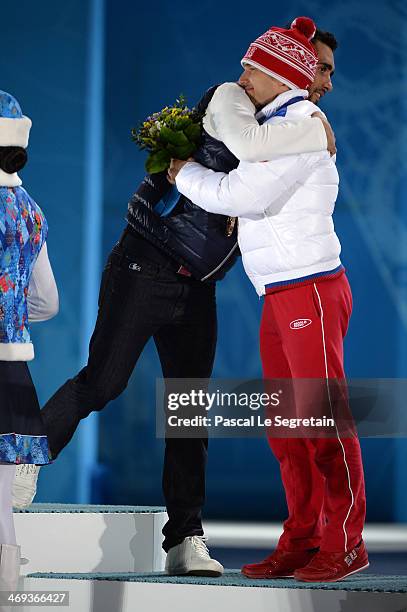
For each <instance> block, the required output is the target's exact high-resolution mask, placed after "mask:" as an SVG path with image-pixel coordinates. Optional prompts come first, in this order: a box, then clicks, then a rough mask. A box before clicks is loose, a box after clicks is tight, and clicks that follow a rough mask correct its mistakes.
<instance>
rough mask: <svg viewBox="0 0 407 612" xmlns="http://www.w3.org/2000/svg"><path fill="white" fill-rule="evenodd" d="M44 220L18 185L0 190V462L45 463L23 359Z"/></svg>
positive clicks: (28, 351) (28, 355) (29, 353)
mask: <svg viewBox="0 0 407 612" xmlns="http://www.w3.org/2000/svg"><path fill="white" fill-rule="evenodd" d="M46 235H47V223H46V220H45V217H44V215H43V213H42V211H41V209H40V208H39V206H38V205H37V204H36V202H34V200H33V199H32V198H31V197H30V196H29V194H28V193H27V192H26V191H25V189H23V188H22V187H0V462H7V463H35V464H37V465H44V464H46V463H49V462H50V453H49V448H48V441H47V437H46V435H45V429H44V426H43V423H42V419H41V414H40V407H39V404H38V399H37V395H36V392H35V388H34V385H33V382H32V379H31V376H30V373H29V370H28V366H27V363H26V362H27V361H28V360H29V359H32V357H33V355H34V352H33V348H32V343H31V339H30V328H29V323H28V310H27V294H28V287H29V282H30V276H31V273H32V270H33V267H34V265H35V262H36V259H37V257H38V254H39V252H40V250H41V248H42V246H43V244H44V242H45V240H46Z"/></svg>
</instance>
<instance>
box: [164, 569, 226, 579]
mask: <svg viewBox="0 0 407 612" xmlns="http://www.w3.org/2000/svg"><path fill="white" fill-rule="evenodd" d="M222 574H223V572H216V571H214V570H189V571H187V570H178V571H173V572H169V571H168V570H167V575H168V576H205V577H206V578H219V576H222Z"/></svg>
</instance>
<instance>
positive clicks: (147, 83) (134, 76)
mask: <svg viewBox="0 0 407 612" xmlns="http://www.w3.org/2000/svg"><path fill="white" fill-rule="evenodd" d="M298 15H308V16H310V17H312V18H314V20H315V21H316V23H317V24H318V26H319V27H320V28H321V29H325V30H329V31H331V32H333V33H334V34H335V36H336V37H337V39H338V41H339V48H338V50H337V52H336V54H335V61H336V73H335V76H334V81H333V82H334V90H333V92H332V93H331V94H329V95H327V96H326V97H325V98H324V99H323V101H322V103H321V107H322V109H323V110H324V111H325V112H326V113H327V115H328V117H329V119H330V121H331V123H332V125H333V127H334V129H335V132H336V136H337V146H338V156H337V163H338V168H339V172H340V177H341V189H340V195H339V199H338V202H337V207H336V213H335V224H336V229H337V233H338V234H339V237H340V240H341V242H342V247H343V255H342V259H343V262H344V264H345V266H346V268H347V272H348V276H349V279H350V282H351V285H352V290H353V295H354V313H353V317H352V321H351V326H350V330H349V334H348V338H347V343H346V367H347V372H348V375H349V376H350V377H363V378H403V377H406V373H407V292H406V288H407V235H406V233H407V227H406V221H407V219H406V217H407V208H406V205H405V195H404V190H405V189H406V187H407V181H406V178H407V172H406V170H407V167H406V163H407V162H406V158H407V157H406V153H407V127H406V125H407V123H406V122H405V120H406V118H407V112H406V111H407V101H406V95H405V92H406V86H407V73H406V66H407V64H406V61H405V60H406V50H407V8H406V5H405V3H404V2H403V1H402V0H392V1H387V2H383V0H369V1H367V0H348V2H346V3H343V2H341V1H340V0H332V1H331V2H322V0H307V1H306V2H303V1H299V0H292V2H290V3H289V5H288V4H287V3H278V4H277V5H273V4H270V3H269V2H264V1H263V0H259V1H258V2H257V3H256V4H255V5H250V4H249V5H248V3H247V2H243V0H233V1H232V0H200V2H197V3H193V2H186V1H184V0H179V1H178V2H176V3H173V2H171V3H170V2H168V1H166V0H155V2H151V3H146V2H138V1H134V0H132V1H130V0H125V1H118V0H115V2H113V0H66V1H65V2H63V3H58V2H54V1H51V0H41V1H40V2H36V3H33V2H30V1H28V0H20V2H19V3H18V4H16V3H5V4H4V6H2V23H3V27H2V53H1V54H0V69H1V82H0V88H1V89H4V90H6V91H10V92H11V93H13V94H14V95H15V96H16V97H17V99H18V100H19V101H20V103H21V106H22V108H23V112H24V113H25V114H27V115H28V116H29V117H31V118H32V120H33V128H32V132H31V139H30V146H29V163H28V165H27V167H26V169H24V170H23V172H22V178H23V184H24V186H25V187H26V188H27V189H28V190H29V192H30V193H31V194H32V196H33V197H34V198H35V199H36V200H37V201H38V203H39V204H40V205H41V206H42V208H43V210H44V211H45V213H46V215H47V218H48V222H49V228H50V229H49V239H48V249H49V253H50V258H51V260H52V264H53V268H54V272H55V276H56V279H57V283H58V287H59V292H60V304H61V307H60V313H59V315H58V317H57V318H55V319H54V320H52V321H50V322H49V323H46V324H41V325H39V326H38V327H34V326H33V339H34V343H35V348H36V359H35V361H33V362H32V364H31V365H30V368H31V372H32V374H33V378H34V381H35V383H36V386H37V390H38V394H39V397H40V401H41V403H44V402H45V401H46V400H47V399H48V398H49V397H50V395H52V393H53V392H54V391H55V390H56V389H57V388H58V387H59V386H60V385H61V384H62V383H63V382H64V381H65V380H66V379H67V378H69V377H71V376H72V375H74V374H75V373H76V372H77V371H78V370H79V369H80V368H81V367H82V366H83V365H84V363H85V360H86V355H87V344H88V341H89V338H90V334H91V332H92V329H93V324H94V321H95V315H96V302H97V292H98V287H99V280H100V275H101V269H102V267H103V262H104V260H105V258H106V256H107V254H108V252H109V251H110V249H111V247H112V246H113V244H114V243H115V242H116V241H117V239H118V237H119V235H120V233H121V231H122V229H123V227H124V225H125V222H124V216H125V213H126V208H127V202H128V200H129V197H130V196H131V194H132V193H133V191H134V190H135V189H136V187H137V185H138V183H139V182H140V180H141V179H142V177H143V172H144V168H143V166H144V161H145V155H144V154H143V153H141V152H139V151H138V150H137V148H136V146H135V145H134V144H133V143H132V141H131V138H130V130H131V128H132V127H134V126H136V125H137V124H138V123H139V121H141V120H142V119H143V118H144V117H145V116H147V115H149V114H150V113H151V112H153V111H156V110H160V109H161V108H162V107H163V106H165V105H166V104H172V103H173V102H174V101H175V99H176V98H177V97H178V95H179V94H180V93H181V92H182V93H184V94H185V95H186V97H187V100H188V102H189V103H190V104H191V105H192V104H194V103H195V102H196V101H197V100H198V99H199V98H200V97H201V95H202V93H203V92H204V91H205V89H206V88H207V87H209V86H210V85H213V84H215V83H219V82H222V81H233V80H236V79H237V78H238V77H239V74H240V59H241V57H242V55H243V54H244V52H245V51H246V49H247V47H248V45H249V43H250V42H251V41H252V40H253V39H254V38H256V37H257V36H258V35H259V34H260V33H262V32H263V31H265V30H266V29H267V28H268V27H270V26H271V25H280V26H284V25H285V24H286V23H287V22H290V21H291V20H292V19H294V18H295V17H296V16H298ZM261 306H262V303H261V301H259V300H258V298H257V296H256V293H255V291H254V289H253V288H252V286H251V285H250V283H249V281H248V280H247V279H246V277H245V274H244V273H243V270H242V267H241V264H240V262H238V264H237V265H236V266H235V268H234V269H233V270H232V271H231V272H230V273H229V274H228V275H227V277H226V278H225V280H224V281H222V283H220V284H219V287H218V307H219V308H218V310H219V343H218V349H217V354H216V363H215V370H214V376H216V377H224V378H238V377H245V378H249V377H255V378H257V377H259V376H260V375H261V368H260V358H259V350H258V325H259V317H260V312H261ZM160 375H161V373H160V368H159V362H158V358H157V355H156V353H155V348H154V346H153V343H150V344H149V345H148V346H147V348H146V350H145V351H144V354H143V356H142V358H141V359H140V361H139V363H138V365H137V368H136V370H135V372H134V374H133V376H132V378H131V381H130V383H129V386H128V388H127V390H126V391H125V393H124V394H123V395H122V396H121V397H120V398H118V399H117V400H116V401H114V402H112V403H111V404H110V405H109V406H108V407H107V408H106V409H105V410H104V412H103V413H101V414H100V416H99V417H98V418H92V419H89V420H88V421H87V422H86V423H85V424H83V425H82V426H81V429H80V431H78V433H77V434H76V436H75V438H74V440H73V441H72V443H71V444H70V446H68V447H67V448H66V450H65V451H64V452H63V453H62V454H61V456H60V458H59V459H58V461H57V462H56V463H55V464H54V465H52V466H51V467H49V468H44V469H43V470H42V472H41V476H40V482H39V493H38V496H37V498H36V501H44V502H45V501H50V502H51V501H52V502H81V503H89V502H92V503H108V504H145V505H160V504H162V503H163V498H162V493H161V464H162V455H163V444H162V441H161V440H157V439H156V438H155V379H156V377H159V376H160ZM362 448H363V456H364V462H365V470H366V485H367V498H368V515H367V518H368V522H369V523H383V524H392V523H394V524H396V523H403V522H406V521H407V469H406V467H407V466H406V463H407V461H406V459H407V443H406V440H405V439H380V438H377V439H364V440H362ZM285 512H286V509H285V502H284V498H283V492H282V487H281V484H280V477H279V472H278V468H277V464H276V462H275V461H274V459H273V457H272V455H271V453H270V451H269V448H268V445H267V443H266V441H265V440H260V439H259V440H212V441H211V442H210V452H209V465H208V487H207V504H206V510H205V516H206V518H207V519H211V520H217V521H234V522H237V521H239V522H244V523H246V522H280V521H281V520H282V519H283V518H284V516H285ZM249 544H250V542H249Z"/></svg>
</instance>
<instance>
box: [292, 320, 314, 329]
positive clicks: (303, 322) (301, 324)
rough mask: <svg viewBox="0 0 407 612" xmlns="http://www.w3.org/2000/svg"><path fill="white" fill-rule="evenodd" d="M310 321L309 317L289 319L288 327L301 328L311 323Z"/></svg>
mask: <svg viewBox="0 0 407 612" xmlns="http://www.w3.org/2000/svg"><path fill="white" fill-rule="evenodd" d="M311 323H312V321H311V319H295V321H291V323H290V329H303V328H304V327H308V325H311Z"/></svg>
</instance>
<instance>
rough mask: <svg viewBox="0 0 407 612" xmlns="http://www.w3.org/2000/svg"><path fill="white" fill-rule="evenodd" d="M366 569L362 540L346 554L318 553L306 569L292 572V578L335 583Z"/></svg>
mask: <svg viewBox="0 0 407 612" xmlns="http://www.w3.org/2000/svg"><path fill="white" fill-rule="evenodd" d="M367 567H369V559H368V556H367V552H366V548H365V544H364V542H363V540H362V541H361V542H360V544H358V545H357V546H355V548H353V549H352V550H350V551H348V552H346V553H343V552H326V551H320V552H318V553H317V554H316V555H315V556H314V558H313V559H312V561H311V562H310V563H308V565H307V566H306V567H302V568H301V569H297V570H296V571H295V572H294V578H295V579H296V580H301V581H302V582H337V581H338V580H343V579H344V578H346V577H347V576H350V575H351V574H356V572H361V571H362V570H364V569H366V568H367Z"/></svg>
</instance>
